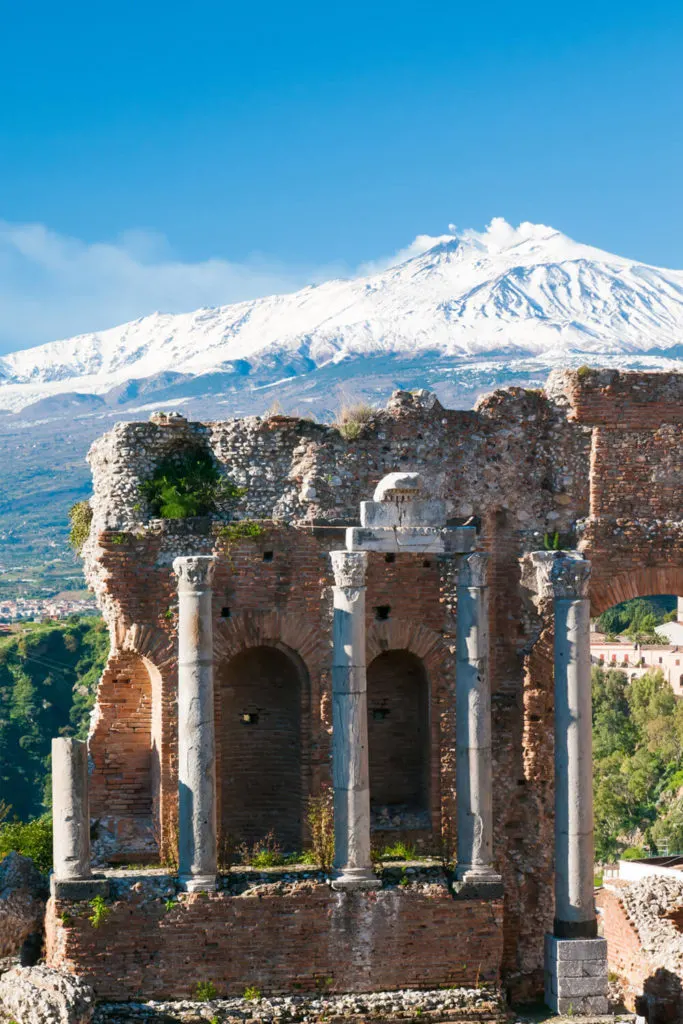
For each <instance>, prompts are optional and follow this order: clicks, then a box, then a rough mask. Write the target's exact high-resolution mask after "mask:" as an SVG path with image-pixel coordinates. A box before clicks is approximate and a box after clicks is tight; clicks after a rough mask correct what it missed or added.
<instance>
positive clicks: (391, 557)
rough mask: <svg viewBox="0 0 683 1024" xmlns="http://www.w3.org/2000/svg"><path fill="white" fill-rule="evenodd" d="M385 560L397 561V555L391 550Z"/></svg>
mask: <svg viewBox="0 0 683 1024" xmlns="http://www.w3.org/2000/svg"><path fill="white" fill-rule="evenodd" d="M384 561H385V562H389V563H391V562H395V561H396V555H395V554H394V553H393V552H390V553H389V554H388V555H385V556H384Z"/></svg>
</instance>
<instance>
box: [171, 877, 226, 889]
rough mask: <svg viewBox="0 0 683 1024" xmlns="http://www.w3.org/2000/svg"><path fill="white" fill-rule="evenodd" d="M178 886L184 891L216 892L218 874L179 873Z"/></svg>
mask: <svg viewBox="0 0 683 1024" xmlns="http://www.w3.org/2000/svg"><path fill="white" fill-rule="evenodd" d="M178 886H179V887H180V889H181V890H182V891H183V892H215V891H216V889H217V888H218V877H217V875H179V876H178Z"/></svg>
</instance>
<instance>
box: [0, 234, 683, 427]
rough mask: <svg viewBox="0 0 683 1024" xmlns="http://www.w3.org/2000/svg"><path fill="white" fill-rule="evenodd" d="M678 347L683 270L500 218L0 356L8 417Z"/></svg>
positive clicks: (615, 357) (640, 354) (668, 353)
mask: <svg viewBox="0 0 683 1024" xmlns="http://www.w3.org/2000/svg"><path fill="white" fill-rule="evenodd" d="M682 342H683V272H681V271H669V270H663V269H660V268H657V267H651V266H647V265H645V264H641V263H637V262H635V261H633V260H628V259H625V258H622V257H619V256H614V255H612V254H610V253H607V252H604V251H602V250H600V249H596V248H594V247H592V246H589V245H584V244H582V243H579V242H575V241H573V240H572V239H570V238H568V237H567V236H566V235H563V234H562V233H561V232H560V231H557V230H555V229H554V228H552V227H548V226H546V225H543V224H531V223H528V222H524V223H522V224H520V225H519V226H518V227H514V226H512V225H511V224H508V223H507V222H506V221H505V220H504V219H503V218H500V217H496V218H494V219H493V220H492V221H491V223H490V224H489V225H488V227H487V228H486V229H485V230H484V231H482V232H477V231H470V230H466V231H462V232H458V231H457V230H456V229H455V228H453V227H451V233H449V234H447V235H442V236H439V237H436V238H435V237H429V236H419V237H418V238H417V239H416V240H415V241H414V242H413V244H412V245H411V246H409V247H408V248H407V249H406V250H404V251H403V252H402V253H400V254H399V255H398V257H397V258H396V259H395V260H393V261H390V262H389V263H388V264H387V263H385V264H384V265H383V266H382V265H378V266H377V267H376V268H374V269H371V272H369V273H366V274H365V275H364V276H361V277H357V278H354V279H350V280H334V281H329V282H327V283H325V284H321V285H317V286H314V287H307V288H304V289H302V290H301V291H299V292H295V293H293V294H290V295H272V296H268V297H266V298H262V299H256V300H253V301H248V302H241V303H237V304H234V305H230V306H221V307H216V308H204V309H199V310H196V311H195V312H194V313H182V314H165V313H159V312H157V313H153V314H151V315H149V316H146V317H142V318H140V319H138V320H135V321H132V322H131V323H128V324H124V325H123V326H121V327H114V328H110V329H108V330H105V331H100V332H96V333H92V334H84V335H80V336H78V337H76V338H71V339H68V340H64V341H57V342H52V343H50V344H47V345H42V346H39V347H37V348H33V349H28V350H25V351H22V352H15V353H13V354H11V355H9V356H6V357H4V359H0V408H5V409H14V410H16V409H20V408H22V407H23V406H25V405H27V404H29V403H31V402H35V401H37V400H38V399H41V398H45V397H49V396H54V395H58V394H60V393H65V392H79V393H81V394H92V395H105V394H107V393H108V392H111V391H112V389H119V390H118V391H117V394H118V393H120V389H121V388H122V386H123V385H125V384H126V383H127V382H129V381H131V380H140V379H145V378H152V377H154V376H155V375H159V374H168V373H172V374H176V375H178V374H183V375H186V376H187V377H189V378H196V377H201V376H204V375H209V374H211V375H215V374H217V373H218V374H221V373H222V374H225V373H233V374H235V375H236V377H235V379H236V380H238V379H239V381H240V382H241V384H240V386H243V387H253V386H254V381H255V380H256V379H257V378H258V382H259V386H266V385H267V384H268V383H269V382H270V383H273V382H276V381H278V380H279V379H281V378H285V377H286V378H292V377H294V376H296V375H301V374H305V375H310V374H314V373H315V372H316V371H322V370H323V369H324V368H325V367H327V366H341V364H348V362H349V361H354V360H355V361H357V360H359V359H365V360H367V358H369V357H373V358H375V360H376V359H378V358H382V359H386V358H391V359H394V360H403V361H404V362H405V360H412V361H415V360H417V361H418V363H419V365H420V367H424V368H425V369H427V368H428V367H430V366H431V365H432V364H436V363H443V361H444V360H447V361H448V364H449V367H450V371H449V372H451V373H455V374H457V373H458V372H460V371H459V369H458V368H459V367H465V366H468V367H469V366H471V365H473V364H474V363H477V362H478V363H488V364H490V363H491V361H492V360H494V361H497V363H499V364H500V363H501V360H502V361H503V363H505V361H506V360H507V363H508V364H509V365H511V363H512V362H514V361H517V362H519V360H520V359H522V360H524V359H526V360H527V362H528V361H529V360H532V361H534V363H535V364H538V365H543V366H547V367H551V366H556V365H558V364H561V363H563V362H565V363H566V362H567V361H568V360H572V359H574V357H579V356H580V357H581V358H583V359H584V361H586V362H596V361H598V362H603V363H606V362H607V363H608V362H613V363H615V364H616V365H626V364H627V363H628V361H629V360H631V361H632V360H633V358H635V357H637V358H639V359H641V362H642V359H643V358H650V359H651V360H652V359H654V360H655V361H656V360H660V362H661V361H663V363H664V364H666V365H668V364H670V363H671V361H672V360H673V361H674V362H676V361H677V353H678V354H680V351H681V350H680V346H681V343H682ZM648 353H651V356H648V355H647V354H648ZM373 365H377V364H376V363H375V364H373ZM648 365H652V363H651V364H648ZM195 393H196V391H195Z"/></svg>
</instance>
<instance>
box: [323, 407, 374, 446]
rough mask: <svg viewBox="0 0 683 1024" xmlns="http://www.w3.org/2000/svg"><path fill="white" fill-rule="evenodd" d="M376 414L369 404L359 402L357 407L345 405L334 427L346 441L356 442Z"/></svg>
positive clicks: (338, 414)
mask: <svg viewBox="0 0 683 1024" xmlns="http://www.w3.org/2000/svg"><path fill="white" fill-rule="evenodd" d="M374 414H375V410H374V409H373V408H372V406H371V405H368V404H367V402H358V403H356V404H355V405H349V404H348V403H343V404H342V406H341V408H340V409H339V412H338V413H337V418H336V420H335V422H334V424H333V426H335V427H336V428H337V430H338V431H339V433H340V434H341V436H342V437H343V438H344V440H345V441H355V440H356V439H357V438H358V437H360V434H361V432H362V430H363V427H364V426H365V425H366V424H367V423H369V422H370V420H371V419H372V417H373V416H374Z"/></svg>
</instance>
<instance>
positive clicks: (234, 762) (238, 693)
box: [218, 646, 305, 851]
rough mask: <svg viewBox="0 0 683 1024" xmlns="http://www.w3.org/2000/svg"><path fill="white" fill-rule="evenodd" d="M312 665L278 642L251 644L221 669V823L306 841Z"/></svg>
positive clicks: (286, 845)
mask: <svg viewBox="0 0 683 1024" xmlns="http://www.w3.org/2000/svg"><path fill="white" fill-rule="evenodd" d="M304 681H305V669H304V667H303V665H302V664H300V663H299V662H298V660H295V658H294V656H292V655H290V654H288V653H285V651H283V650H281V649H280V648H277V647H270V646H260V647H251V648H249V649H248V650H245V651H242V652H241V653H240V654H237V655H235V657H234V658H232V659H231V660H230V661H229V662H228V663H227V664H226V665H224V666H222V667H221V669H220V670H219V676H218V682H219V692H220V701H221V725H220V745H221V749H220V763H221V783H222V784H221V825H222V834H223V836H224V837H230V840H231V841H233V842H236V843H247V844H255V843H259V842H261V840H263V839H265V838H266V837H267V836H269V835H271V834H272V835H273V837H274V839H275V841H276V842H277V843H278V845H279V846H280V847H281V848H282V849H283V850H284V851H293V850H299V849H301V847H302V819H303V787H302V756H301V740H302V737H301V701H302V692H303V684H304Z"/></svg>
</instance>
